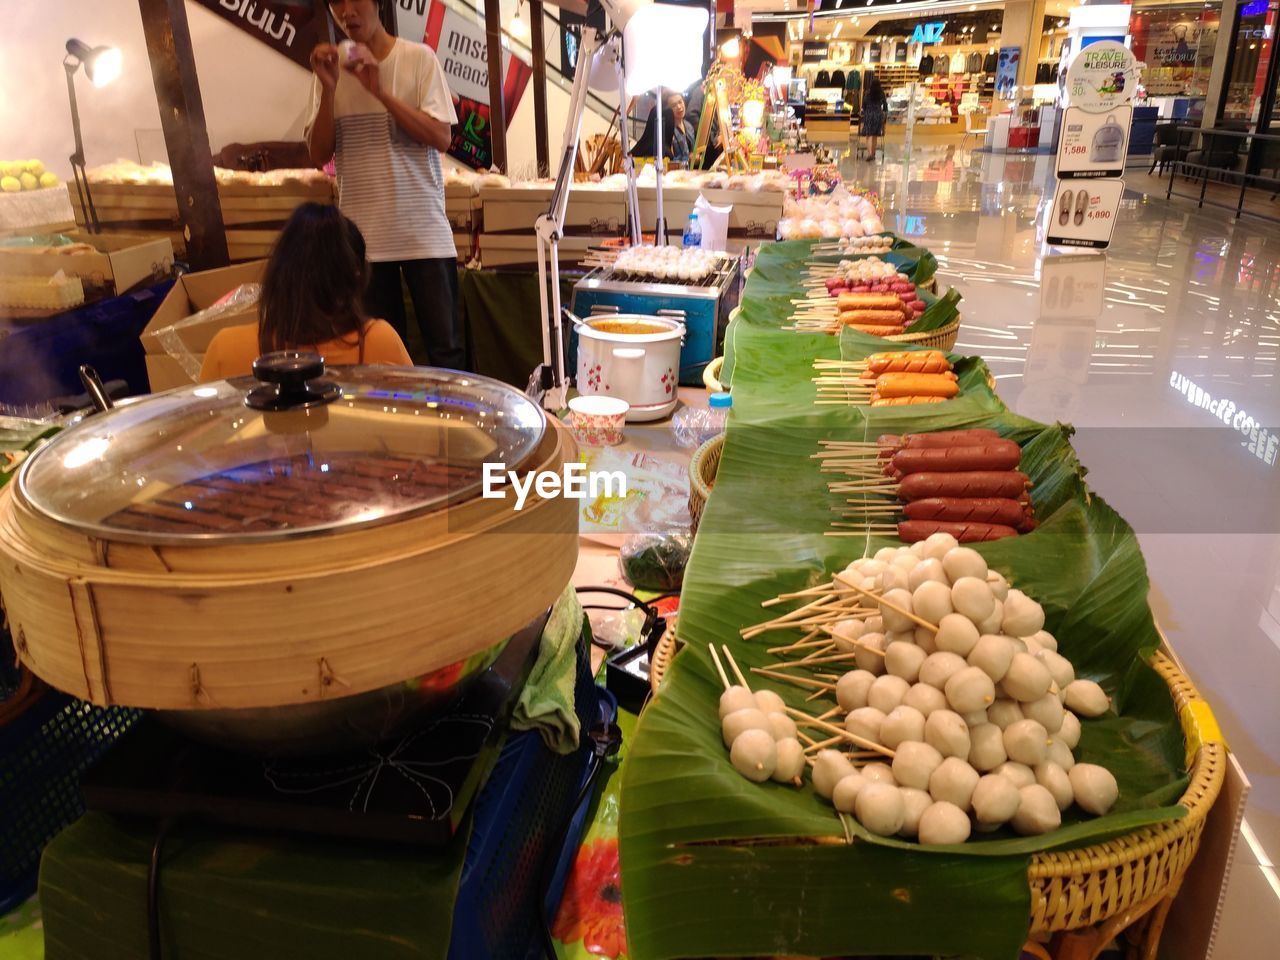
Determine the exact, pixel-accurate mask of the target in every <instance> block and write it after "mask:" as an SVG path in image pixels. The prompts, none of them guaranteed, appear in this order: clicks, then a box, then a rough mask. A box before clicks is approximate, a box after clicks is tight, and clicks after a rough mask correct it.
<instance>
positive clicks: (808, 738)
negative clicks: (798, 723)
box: [796, 730, 817, 744]
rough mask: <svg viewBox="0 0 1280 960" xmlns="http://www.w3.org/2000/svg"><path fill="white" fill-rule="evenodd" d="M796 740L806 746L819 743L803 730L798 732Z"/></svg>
mask: <svg viewBox="0 0 1280 960" xmlns="http://www.w3.org/2000/svg"><path fill="white" fill-rule="evenodd" d="M796 739H798V740H799V741H801V742H802V743H806V744H811V743H817V741H816V740H814V739H813V737H811V736H809V735H808V734H807V733H805V732H804V731H803V730H796Z"/></svg>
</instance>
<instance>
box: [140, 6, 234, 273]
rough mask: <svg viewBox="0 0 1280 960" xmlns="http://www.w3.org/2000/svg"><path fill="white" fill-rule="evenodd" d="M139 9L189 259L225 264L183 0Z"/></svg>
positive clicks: (200, 266) (197, 266)
mask: <svg viewBox="0 0 1280 960" xmlns="http://www.w3.org/2000/svg"><path fill="white" fill-rule="evenodd" d="M138 8H139V10H140V11H141V13H142V30H143V33H144V34H146V38H147V57H148V59H150V61H151V79H152V82H153V83H154V84H155V88H156V101H157V102H158V103H159V106H160V125H161V127H162V128H163V129H164V142H165V146H166V147H167V148H168V151H169V166H170V167H171V168H172V170H173V191H174V193H175V194H177V197H178V216H179V217H181V218H182V226H183V233H184V234H185V235H186V239H187V260H188V261H189V262H190V264H191V267H192V269H194V270H209V269H212V268H214V267H223V266H226V265H227V263H228V262H230V257H229V256H228V255H227V231H226V228H225V227H224V225H223V222H222V207H221V205H220V204H219V202H218V182H217V180H216V179H215V178H214V175H213V153H212V151H211V150H210V149H209V130H208V127H207V126H206V125H205V119H204V102H203V101H202V100H201V99H200V81H199V78H198V77H197V76H196V61H195V56H194V54H193V53H192V49H191V31H190V29H189V28H188V27H187V9H186V6H185V4H184V0H138Z"/></svg>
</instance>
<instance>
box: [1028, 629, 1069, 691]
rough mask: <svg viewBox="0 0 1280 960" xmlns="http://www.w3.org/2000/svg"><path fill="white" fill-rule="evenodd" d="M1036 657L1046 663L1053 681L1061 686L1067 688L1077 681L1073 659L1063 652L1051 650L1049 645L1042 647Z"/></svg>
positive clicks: (1030, 638)
mask: <svg viewBox="0 0 1280 960" xmlns="http://www.w3.org/2000/svg"><path fill="white" fill-rule="evenodd" d="M1040 633H1041V634H1044V631H1043V630H1042V631H1040ZM1038 635H1039V634H1037V636H1038ZM1045 635H1046V636H1047V634H1045ZM1027 639H1028V640H1034V639H1035V637H1028V638H1027ZM1028 646H1029V645H1028ZM1036 659H1037V660H1039V661H1040V662H1041V663H1043V664H1044V665H1045V667H1046V668H1047V669H1048V671H1049V676H1051V677H1053V682H1054V683H1056V684H1057V685H1058V686H1059V687H1060V688H1062V689H1066V688H1067V687H1069V686H1070V685H1071V684H1072V683H1074V682H1075V679H1076V671H1075V668H1074V667H1072V666H1071V661H1070V660H1068V659H1067V658H1066V657H1064V656H1063V655H1062V654H1060V653H1057V652H1055V651H1053V650H1050V649H1049V648H1048V647H1042V648H1041V650H1040V652H1039V653H1038V654H1036Z"/></svg>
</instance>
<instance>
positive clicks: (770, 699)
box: [756, 690, 787, 713]
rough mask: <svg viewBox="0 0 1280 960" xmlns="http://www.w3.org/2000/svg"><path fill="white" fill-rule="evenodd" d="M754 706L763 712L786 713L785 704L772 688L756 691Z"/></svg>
mask: <svg viewBox="0 0 1280 960" xmlns="http://www.w3.org/2000/svg"><path fill="white" fill-rule="evenodd" d="M756 706H757V707H759V708H760V709H761V710H763V711H764V712H765V713H786V712H787V704H786V702H785V701H784V700H783V699H782V697H780V696H778V694H777V693H775V692H774V691H772V690H757V691H756Z"/></svg>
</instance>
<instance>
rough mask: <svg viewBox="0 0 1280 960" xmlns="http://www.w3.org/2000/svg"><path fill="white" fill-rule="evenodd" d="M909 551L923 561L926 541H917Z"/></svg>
mask: <svg viewBox="0 0 1280 960" xmlns="http://www.w3.org/2000/svg"><path fill="white" fill-rule="evenodd" d="M907 549H908V550H910V551H911V552H912V553H914V554H915V555H916V556H917V557H919V558H920V559H921V560H923V559H924V541H923V540H917V541H916V542H915V543H913V544H912V545H911V546H910V547H908V548H907Z"/></svg>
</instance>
